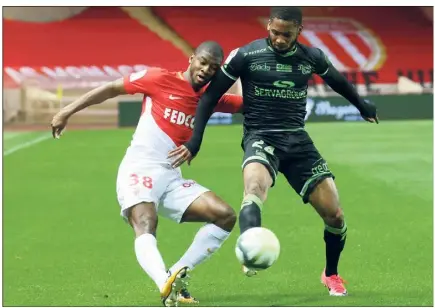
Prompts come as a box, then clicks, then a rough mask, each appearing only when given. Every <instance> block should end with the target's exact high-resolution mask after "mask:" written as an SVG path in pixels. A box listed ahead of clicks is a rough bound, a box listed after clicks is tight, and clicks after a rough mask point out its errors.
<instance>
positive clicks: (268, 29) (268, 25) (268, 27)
mask: <svg viewBox="0 0 435 308" xmlns="http://www.w3.org/2000/svg"><path fill="white" fill-rule="evenodd" d="M271 22H272V21H271V20H270V19H269V22H268V23H267V31H270V23H271Z"/></svg>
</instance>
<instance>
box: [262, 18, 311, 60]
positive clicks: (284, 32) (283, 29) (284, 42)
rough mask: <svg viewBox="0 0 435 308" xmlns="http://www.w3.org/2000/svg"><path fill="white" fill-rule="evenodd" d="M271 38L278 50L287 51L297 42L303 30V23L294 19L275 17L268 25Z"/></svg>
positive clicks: (273, 45)
mask: <svg viewBox="0 0 435 308" xmlns="http://www.w3.org/2000/svg"><path fill="white" fill-rule="evenodd" d="M267 30H268V31H269V40H270V42H271V44H272V47H273V48H274V49H275V50H276V51H277V52H287V51H289V50H290V49H291V48H292V47H293V46H294V44H295V43H296V41H297V39H298V37H299V34H300V33H301V31H302V25H298V24H297V23H295V22H294V21H285V20H282V19H277V18H274V19H272V20H270V21H269V24H268V25H267Z"/></svg>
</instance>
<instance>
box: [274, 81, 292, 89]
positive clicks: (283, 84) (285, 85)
mask: <svg viewBox="0 0 435 308" xmlns="http://www.w3.org/2000/svg"><path fill="white" fill-rule="evenodd" d="M273 85H274V86H275V87H277V88H293V87H294V86H295V83H294V82H293V81H287V80H277V81H275V82H274V83H273Z"/></svg>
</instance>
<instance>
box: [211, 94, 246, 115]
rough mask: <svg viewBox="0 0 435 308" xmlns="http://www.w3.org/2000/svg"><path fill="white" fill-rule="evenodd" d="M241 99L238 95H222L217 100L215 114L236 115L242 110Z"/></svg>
mask: <svg viewBox="0 0 435 308" xmlns="http://www.w3.org/2000/svg"><path fill="white" fill-rule="evenodd" d="M242 105H243V98H242V97H241V96H240V95H234V94H224V95H223V96H222V97H221V99H220V100H219V102H218V104H217V106H216V108H215V110H214V111H215V112H225V113H238V112H239V111H240V110H241V109H242Z"/></svg>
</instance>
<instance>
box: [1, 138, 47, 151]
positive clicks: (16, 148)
mask: <svg viewBox="0 0 435 308" xmlns="http://www.w3.org/2000/svg"><path fill="white" fill-rule="evenodd" d="M50 138H52V136H51V135H50V134H47V135H45V134H44V135H42V136H39V137H36V138H35V139H32V140H29V141H26V142H23V143H20V144H18V145H16V146H14V147H12V148H10V149H9V150H7V151H4V152H3V156H8V155H11V154H12V153H15V152H17V151H19V150H21V149H25V148H28V147H30V146H32V145H34V144H37V143H40V142H42V141H44V140H47V139H50Z"/></svg>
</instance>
